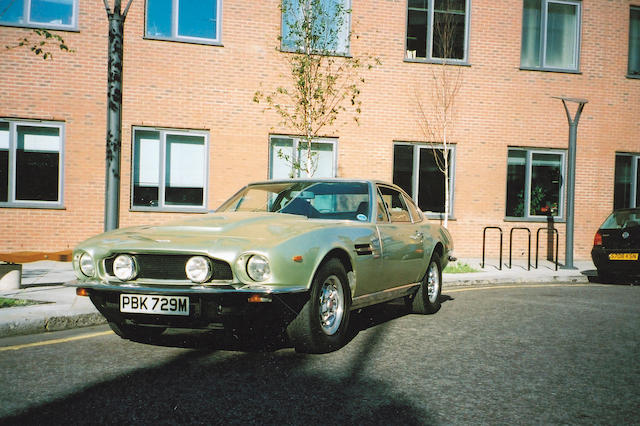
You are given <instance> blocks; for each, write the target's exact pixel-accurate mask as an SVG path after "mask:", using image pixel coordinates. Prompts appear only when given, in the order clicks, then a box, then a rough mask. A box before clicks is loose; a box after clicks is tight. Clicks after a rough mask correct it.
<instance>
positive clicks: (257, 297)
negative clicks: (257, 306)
mask: <svg viewBox="0 0 640 426" xmlns="http://www.w3.org/2000/svg"><path fill="white" fill-rule="evenodd" d="M263 302H271V296H269V295H268V294H252V295H251V297H249V303H263Z"/></svg>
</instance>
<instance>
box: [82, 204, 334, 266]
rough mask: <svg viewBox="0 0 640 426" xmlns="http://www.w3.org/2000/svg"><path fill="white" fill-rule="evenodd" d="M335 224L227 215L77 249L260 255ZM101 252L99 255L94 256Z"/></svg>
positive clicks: (117, 235) (137, 230) (117, 234)
mask: <svg viewBox="0 0 640 426" xmlns="http://www.w3.org/2000/svg"><path fill="white" fill-rule="evenodd" d="M335 224H336V221H328V220H313V219H308V218H306V217H304V216H297V215H289V214H282V213H246V212H230V213H215V214H208V215H206V216H203V217H200V218H195V219H193V218H191V219H187V220H182V221H177V222H172V223H169V224H166V225H161V226H153V225H148V226H137V227H132V228H123V229H119V230H115V231H111V232H106V233H104V234H101V235H98V236H96V237H93V238H91V239H89V240H87V241H85V242H84V243H82V244H80V245H79V246H78V247H77V249H84V250H87V249H92V250H96V253H95V254H102V255H105V254H108V253H107V252H112V253H115V252H123V251H131V252H154V253H168V252H176V253H179V252H192V253H193V252H201V253H208V254H210V255H212V256H216V257H221V256H222V257H227V256H224V255H223V253H225V252H228V255H229V257H233V256H234V255H235V253H237V252H238V251H242V250H248V249H251V250H257V251H261V250H264V249H267V248H269V247H272V246H274V245H277V244H279V243H281V242H283V241H285V240H287V239H289V238H292V237H294V236H297V235H300V233H302V232H310V231H312V230H316V229H319V228H323V227H330V226H332V225H335ZM97 252H102V253H97Z"/></svg>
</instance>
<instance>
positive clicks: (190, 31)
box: [146, 0, 222, 44]
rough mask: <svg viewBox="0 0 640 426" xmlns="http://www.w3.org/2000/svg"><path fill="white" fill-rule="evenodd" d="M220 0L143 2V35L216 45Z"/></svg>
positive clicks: (218, 31)
mask: <svg viewBox="0 0 640 426" xmlns="http://www.w3.org/2000/svg"><path fill="white" fill-rule="evenodd" d="M221 2H222V0H198V1H190V0H147V23H146V36H147V37H148V38H154V39H160V40H174V41H184V42H188V43H205V44H218V43H219V42H220V23H221V20H220V13H221V11H222V7H221Z"/></svg>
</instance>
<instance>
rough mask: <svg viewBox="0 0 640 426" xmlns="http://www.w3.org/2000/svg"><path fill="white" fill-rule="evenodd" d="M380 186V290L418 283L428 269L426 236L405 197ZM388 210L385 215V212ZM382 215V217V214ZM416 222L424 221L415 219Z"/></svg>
mask: <svg viewBox="0 0 640 426" xmlns="http://www.w3.org/2000/svg"><path fill="white" fill-rule="evenodd" d="M377 186H378V191H379V194H378V200H379V201H378V213H377V215H378V216H377V219H378V220H377V227H378V233H379V235H380V245H381V250H382V273H381V282H380V288H379V290H384V289H386V288H390V287H397V286H400V285H404V284H409V283H414V282H417V281H418V280H419V279H420V277H419V275H420V273H421V271H423V270H424V268H425V264H426V260H425V250H424V238H425V236H424V234H423V233H422V232H421V230H420V225H419V224H417V223H414V219H413V218H412V215H411V212H410V208H409V201H408V200H407V199H406V197H405V195H404V194H403V193H402V192H401V191H399V190H397V189H396V188H393V187H391V186H387V185H381V184H380V185H377ZM381 209H385V210H386V211H385V212H381V211H380V210H381ZM381 213H382V214H381ZM415 220H416V221H418V220H420V218H415Z"/></svg>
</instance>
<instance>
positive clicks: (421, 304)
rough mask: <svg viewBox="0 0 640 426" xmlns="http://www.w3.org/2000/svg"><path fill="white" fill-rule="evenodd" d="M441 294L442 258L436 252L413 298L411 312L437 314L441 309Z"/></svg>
mask: <svg viewBox="0 0 640 426" xmlns="http://www.w3.org/2000/svg"><path fill="white" fill-rule="evenodd" d="M441 294H442V267H441V266H440V259H439V258H438V256H436V255H435V254H434V255H433V256H432V257H431V260H430V261H429V266H428V267H427V272H426V273H425V274H424V278H422V282H421V283H420V287H419V288H418V291H417V292H416V294H415V295H414V296H413V299H412V300H411V308H410V309H411V312H412V313H414V314H435V313H436V312H438V311H439V310H440V295H441Z"/></svg>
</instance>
